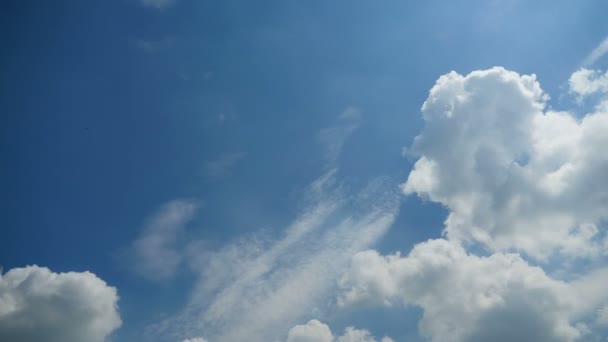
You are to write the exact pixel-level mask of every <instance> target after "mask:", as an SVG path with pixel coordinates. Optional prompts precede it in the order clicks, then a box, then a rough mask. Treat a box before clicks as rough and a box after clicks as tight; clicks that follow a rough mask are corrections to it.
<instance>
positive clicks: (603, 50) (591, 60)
mask: <svg viewBox="0 0 608 342" xmlns="http://www.w3.org/2000/svg"><path fill="white" fill-rule="evenodd" d="M607 53H608V37H606V38H604V40H602V42H601V43H599V45H598V46H596V47H595V49H593V51H591V53H590V54H589V55H588V56H587V57H586V58H585V59H584V60H583V65H584V66H590V65H593V64H595V62H597V61H598V60H599V59H600V58H602V57H604V55H606V54H607Z"/></svg>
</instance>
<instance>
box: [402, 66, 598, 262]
mask: <svg viewBox="0 0 608 342" xmlns="http://www.w3.org/2000/svg"><path fill="white" fill-rule="evenodd" d="M601 77H604V76H601ZM583 78H584V77H583ZM575 79H576V80H578V79H579V78H576V77H575ZM600 79H601V80H600ZM578 82H579V81H575V83H577V84H578ZM594 82H603V78H596V79H595V81H594ZM576 87H578V86H576ZM591 88H593V89H599V88H601V87H600V86H599V85H594V86H592V87H591ZM576 89H578V90H577V91H580V92H581V94H583V93H585V94H586V93H588V92H589V91H590V90H588V89H589V87H583V86H581V87H580V88H576ZM602 89H603V88H602ZM547 98H548V96H547V95H546V94H544V93H543V91H542V90H541V88H540V85H539V83H538V82H537V81H536V78H535V76H534V75H519V74H517V73H515V72H512V71H507V70H505V69H503V68H499V67H496V68H492V69H490V70H484V71H474V72H472V73H470V74H469V75H467V76H462V75H459V74H457V73H455V72H451V73H449V74H447V75H444V76H442V77H440V78H439V80H438V81H437V83H436V84H435V86H434V87H433V88H432V89H431V91H430V93H429V96H428V98H427V100H426V101H425V102H424V105H423V106H422V112H423V117H424V121H425V127H424V129H423V131H422V132H421V134H420V135H419V136H417V137H416V139H415V141H414V144H413V146H412V148H411V149H409V152H410V153H413V154H415V155H418V156H419V157H420V158H419V159H418V161H417V162H416V164H415V166H414V169H413V170H412V171H411V173H410V175H409V177H408V179H407V182H406V183H405V184H404V185H403V190H404V192H405V193H406V194H411V193H417V194H418V195H419V196H421V197H424V198H427V199H429V200H431V201H434V202H438V203H441V204H443V205H444V206H446V207H447V208H448V209H449V212H450V213H449V216H448V218H447V219H446V221H445V233H446V234H447V237H448V238H449V239H451V240H457V241H463V242H466V241H471V242H480V243H482V244H483V245H485V246H486V247H488V248H490V249H492V250H509V249H513V248H515V249H519V250H522V251H525V252H526V253H528V254H529V255H532V256H534V257H536V258H538V259H541V260H542V259H546V258H547V257H548V256H550V255H552V254H554V253H559V254H562V255H565V256H576V257H596V256H599V255H601V254H602V253H605V252H606V250H605V247H604V246H603V245H602V243H600V241H599V240H600V239H601V236H602V234H603V233H604V231H605V229H604V228H603V226H602V225H601V224H600V223H601V222H602V220H604V219H606V218H607V217H608V186H606V185H607V184H608V157H607V155H606V154H605V153H604V150H605V146H607V145H608V113H606V112H596V113H592V114H588V115H586V116H585V117H583V118H582V119H577V118H576V117H574V116H573V115H572V114H570V113H567V112H555V111H551V110H545V102H546V100H547Z"/></svg>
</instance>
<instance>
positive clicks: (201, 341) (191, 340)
mask: <svg viewBox="0 0 608 342" xmlns="http://www.w3.org/2000/svg"><path fill="white" fill-rule="evenodd" d="M182 342H207V340H205V339H204V338H202V337H195V338H187V339H185V340H183V341H182Z"/></svg>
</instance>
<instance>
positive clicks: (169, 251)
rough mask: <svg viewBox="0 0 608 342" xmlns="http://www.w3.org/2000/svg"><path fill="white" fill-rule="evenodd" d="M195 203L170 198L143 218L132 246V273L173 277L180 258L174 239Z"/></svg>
mask: <svg viewBox="0 0 608 342" xmlns="http://www.w3.org/2000/svg"><path fill="white" fill-rule="evenodd" d="M199 206H200V204H199V203H198V202H196V201H194V200H188V199H179V200H173V201H170V202H168V203H165V204H164V205H163V206H161V208H160V209H159V210H158V212H157V213H156V214H154V215H153V216H152V217H150V218H149V219H148V220H147V222H146V224H145V226H144V228H143V230H142V232H141V235H140V236H139V237H138V238H137V240H135V241H134V242H133V246H132V253H133V269H134V270H135V272H137V273H138V274H140V275H141V276H143V277H145V278H147V279H150V280H155V281H163V280H168V279H170V278H171V277H173V275H174V274H175V272H176V271H177V269H178V267H179V265H180V264H181V262H182V259H183V255H182V252H181V251H180V250H179V248H178V245H177V242H178V238H179V237H180V235H181V234H183V231H184V228H185V225H186V224H187V223H188V222H190V220H192V218H193V217H194V215H195V213H196V211H197V209H198V208H199Z"/></svg>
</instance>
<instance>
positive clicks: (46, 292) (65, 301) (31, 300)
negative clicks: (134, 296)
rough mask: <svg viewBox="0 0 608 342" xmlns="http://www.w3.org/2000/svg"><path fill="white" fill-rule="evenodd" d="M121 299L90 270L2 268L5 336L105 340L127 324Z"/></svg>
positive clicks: (61, 341)
mask: <svg viewBox="0 0 608 342" xmlns="http://www.w3.org/2000/svg"><path fill="white" fill-rule="evenodd" d="M117 301H118V295H117V293H116V288H114V287H111V286H108V285H107V284H106V283H105V282H104V281H103V280H101V279H99V278H98V277H96V276H95V275H94V274H93V273H90V272H67V273H53V272H51V271H50V270H49V269H48V268H45V267H38V266H28V267H23V268H14V269H11V270H10V271H8V272H7V273H6V274H3V275H2V274H0V340H1V341H20V342H39V341H48V342H81V341H91V342H102V341H105V339H106V337H108V336H109V335H110V334H111V333H112V332H113V331H114V330H115V329H117V328H118V327H120V325H121V319H120V315H119V313H118V307H117Z"/></svg>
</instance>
